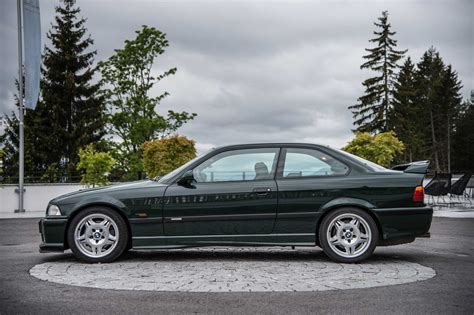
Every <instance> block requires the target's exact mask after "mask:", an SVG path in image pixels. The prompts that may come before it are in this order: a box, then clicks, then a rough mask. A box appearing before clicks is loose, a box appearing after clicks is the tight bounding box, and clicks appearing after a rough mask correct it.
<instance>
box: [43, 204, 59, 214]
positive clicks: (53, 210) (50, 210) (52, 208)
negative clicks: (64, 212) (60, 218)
mask: <svg viewBox="0 0 474 315" xmlns="http://www.w3.org/2000/svg"><path fill="white" fill-rule="evenodd" d="M46 215H61V210H60V209H59V207H58V206H56V205H49V207H48V211H46Z"/></svg>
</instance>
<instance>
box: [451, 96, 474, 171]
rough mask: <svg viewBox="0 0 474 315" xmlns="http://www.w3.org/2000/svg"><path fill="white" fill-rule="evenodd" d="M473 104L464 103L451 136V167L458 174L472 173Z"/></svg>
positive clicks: (473, 156)
mask: <svg viewBox="0 0 474 315" xmlns="http://www.w3.org/2000/svg"><path fill="white" fill-rule="evenodd" d="M473 122H474V104H469V102H467V101H466V102H464V103H463V105H462V107H461V110H460V115H459V117H458V119H457V120H456V128H455V130H454V134H453V137H452V138H453V139H452V140H453V141H452V142H453V154H452V156H453V166H452V168H453V169H454V170H456V171H458V172H466V171H470V172H474V163H473V162H472V161H474V123H473Z"/></svg>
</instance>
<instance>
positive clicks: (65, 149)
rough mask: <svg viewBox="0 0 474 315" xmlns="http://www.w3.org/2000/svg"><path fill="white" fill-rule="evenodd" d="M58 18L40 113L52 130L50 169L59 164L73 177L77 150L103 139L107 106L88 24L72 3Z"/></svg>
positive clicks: (48, 138)
mask: <svg viewBox="0 0 474 315" xmlns="http://www.w3.org/2000/svg"><path fill="white" fill-rule="evenodd" d="M56 13H57V15H56V17H55V22H56V24H54V25H53V26H52V30H51V31H50V32H49V33H48V38H49V39H50V40H51V44H52V45H51V46H50V47H48V46H47V47H45V51H44V55H43V65H44V68H43V71H42V74H43V79H42V82H41V95H42V103H43V104H42V105H41V107H40V108H39V111H40V112H41V116H42V118H43V119H42V121H41V123H42V124H45V125H46V126H48V129H49V130H48V132H47V133H46V135H45V139H43V141H45V142H46V143H48V144H49V152H48V153H47V154H46V155H47V159H46V161H45V162H46V164H47V165H49V164H51V163H57V164H58V165H59V166H63V168H64V169H65V170H66V171H67V172H68V173H69V174H71V175H73V174H75V173H76V171H75V165H76V163H77V162H78V151H79V148H83V147H85V146H86V145H88V144H90V143H95V142H97V141H99V140H100V139H101V138H102V137H103V136H104V135H105V129H104V127H105V104H104V102H103V98H102V96H100V94H99V91H100V84H97V83H94V82H93V76H94V74H95V69H94V68H93V67H92V64H93V63H94V56H95V55H96V51H90V50H89V48H90V46H91V45H92V44H93V40H92V38H91V37H90V36H87V35H86V32H87V29H86V28H85V26H84V23H85V21H86V20H85V19H84V18H80V17H78V15H79V13H80V9H79V8H78V7H75V1H73V0H64V1H63V5H62V6H58V7H56ZM66 175H68V174H66Z"/></svg>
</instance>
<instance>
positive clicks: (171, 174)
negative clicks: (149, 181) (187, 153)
mask: <svg viewBox="0 0 474 315" xmlns="http://www.w3.org/2000/svg"><path fill="white" fill-rule="evenodd" d="M210 151H212V150H210ZM210 151H207V152H206V153H204V154H200V155H198V156H196V157H195V158H194V159H192V160H191V161H189V162H186V163H184V164H183V165H181V166H180V167H178V168H177V169H175V170H174V171H171V172H169V173H168V174H166V175H165V176H163V177H156V178H155V180H156V181H158V183H160V184H162V183H166V182H167V181H168V180H170V179H171V178H173V177H175V176H176V175H178V174H179V173H180V172H182V171H183V170H184V169H186V168H187V167H188V166H189V165H191V164H193V163H194V162H195V161H197V160H198V159H199V158H201V157H202V156H203V155H206V154H207V153H209V152H210Z"/></svg>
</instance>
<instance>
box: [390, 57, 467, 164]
mask: <svg viewBox="0 0 474 315" xmlns="http://www.w3.org/2000/svg"><path fill="white" fill-rule="evenodd" d="M396 87H397V90H396V92H395V102H394V106H393V110H392V113H391V117H393V130H395V132H396V133H397V135H399V137H400V139H401V140H402V141H403V142H404V143H405V145H406V146H407V153H408V156H407V159H406V160H425V159H430V160H432V162H433V168H434V169H435V170H436V171H438V172H440V171H450V170H451V163H450V156H451V137H452V136H453V135H454V134H455V130H456V124H457V122H458V121H459V117H460V114H461V112H462V110H461V108H462V106H461V102H462V99H461V95H460V90H461V88H462V85H461V82H460V81H459V79H458V77H457V73H456V72H455V71H454V70H453V69H452V67H451V65H445V64H444V62H443V59H442V58H441V56H440V54H439V52H437V51H436V50H435V49H434V48H430V49H428V50H427V51H426V52H425V53H424V54H423V56H422V58H421V60H420V61H419V62H418V64H417V65H416V67H414V66H413V65H411V64H410V62H409V61H407V62H405V64H404V66H403V67H402V69H401V71H400V74H399V76H398V80H397V85H396ZM454 166H455V165H454ZM455 167H456V166H455Z"/></svg>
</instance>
